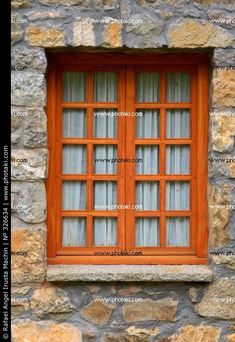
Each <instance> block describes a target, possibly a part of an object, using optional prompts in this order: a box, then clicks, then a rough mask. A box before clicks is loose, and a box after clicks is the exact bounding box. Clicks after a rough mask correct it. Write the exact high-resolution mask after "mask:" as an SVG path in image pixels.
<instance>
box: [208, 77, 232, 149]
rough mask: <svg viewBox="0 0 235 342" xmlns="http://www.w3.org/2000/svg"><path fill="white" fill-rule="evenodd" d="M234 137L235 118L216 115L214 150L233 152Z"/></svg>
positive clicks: (213, 132)
mask: <svg viewBox="0 0 235 342" xmlns="http://www.w3.org/2000/svg"><path fill="white" fill-rule="evenodd" d="M234 84H235V83H234ZM234 135H235V117H232V116H230V117H229V116H219V115H218V116H217V115H216V116H215V119H214V122H213V130H212V148H213V150H214V151H216V152H231V151H232V150H233V146H234Z"/></svg>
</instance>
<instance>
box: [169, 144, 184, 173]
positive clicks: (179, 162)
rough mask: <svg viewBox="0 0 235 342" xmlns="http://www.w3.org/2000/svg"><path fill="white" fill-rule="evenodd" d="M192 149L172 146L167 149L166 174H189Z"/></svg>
mask: <svg viewBox="0 0 235 342" xmlns="http://www.w3.org/2000/svg"><path fill="white" fill-rule="evenodd" d="M189 172H190V148H189V146H184V145H183V146H182V145H170V146H167V148H166V173H167V174H168V175H170V174H171V175H176V174H189Z"/></svg>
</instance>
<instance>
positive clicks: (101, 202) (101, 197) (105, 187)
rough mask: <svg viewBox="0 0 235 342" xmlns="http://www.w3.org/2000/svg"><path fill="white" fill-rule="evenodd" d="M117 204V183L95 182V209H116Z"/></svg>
mask: <svg viewBox="0 0 235 342" xmlns="http://www.w3.org/2000/svg"><path fill="white" fill-rule="evenodd" d="M116 206H117V183H116V182H94V209H96V210H115V208H116Z"/></svg>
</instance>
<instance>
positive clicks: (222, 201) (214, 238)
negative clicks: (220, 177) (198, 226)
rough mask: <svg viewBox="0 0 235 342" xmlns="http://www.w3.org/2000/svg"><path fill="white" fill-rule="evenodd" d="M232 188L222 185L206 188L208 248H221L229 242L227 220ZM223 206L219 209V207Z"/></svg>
mask: <svg viewBox="0 0 235 342" xmlns="http://www.w3.org/2000/svg"><path fill="white" fill-rule="evenodd" d="M232 190H233V186H232V185H230V184H223V185H221V186H220V187H217V186H213V185H209V186H208V202H209V203H208V204H209V206H208V216H209V222H208V224H209V246H210V247H222V246H224V245H225V244H226V243H227V242H228V241H229V238H230V237H229V219H230V215H231V210H230V209H229V206H227V205H228V204H230V203H231V202H232ZM221 205H222V206H224V207H223V209H221V207H220V206H221Z"/></svg>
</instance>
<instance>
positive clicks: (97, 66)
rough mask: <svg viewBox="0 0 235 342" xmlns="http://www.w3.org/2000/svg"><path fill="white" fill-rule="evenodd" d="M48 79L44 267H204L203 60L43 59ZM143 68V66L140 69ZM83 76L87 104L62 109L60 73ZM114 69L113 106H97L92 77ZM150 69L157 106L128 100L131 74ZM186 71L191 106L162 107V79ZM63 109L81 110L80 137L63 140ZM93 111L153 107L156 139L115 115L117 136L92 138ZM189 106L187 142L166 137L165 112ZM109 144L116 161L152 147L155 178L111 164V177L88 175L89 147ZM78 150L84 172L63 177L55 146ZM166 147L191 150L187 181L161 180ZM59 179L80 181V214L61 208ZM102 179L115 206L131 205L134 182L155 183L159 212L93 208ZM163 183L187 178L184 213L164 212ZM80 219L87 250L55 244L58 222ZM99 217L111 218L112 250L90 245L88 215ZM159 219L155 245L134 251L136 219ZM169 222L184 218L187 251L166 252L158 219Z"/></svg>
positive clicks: (205, 87) (102, 56)
mask: <svg viewBox="0 0 235 342" xmlns="http://www.w3.org/2000/svg"><path fill="white" fill-rule="evenodd" d="M48 61H49V68H48V74H47V90H48V97H47V99H48V100H47V116H48V141H49V173H48V179H47V182H46V188H47V229H48V238H47V240H48V244H47V254H48V263H51V264H58V263H59V264H79V263H80V264H87V263H93V264H205V263H207V231H208V229H207V206H206V200H207V197H206V185H207V148H208V57H207V55H202V54H195V55H194V54H193V55H191V54H189V55H185V54H184V55H183V57H182V56H181V55H164V56H160V55H154V54H151V55H149V54H148V55H142V54H135V55H128V54H116V53H115V54H113V53H101V54H94V53H69V54H65V53H56V54H53V53H52V54H49V55H48ZM143 62H144V64H143ZM76 70H77V71H82V70H83V71H87V73H88V84H87V101H86V102H84V103H82V102H73V103H69V102H66V103H64V102H63V100H62V72H63V71H76ZM110 70H112V71H115V72H116V73H117V75H118V78H117V79H118V101H117V102H114V103H110V102H109V103H97V102H94V101H93V99H92V96H93V95H92V91H93V90H92V89H93V83H92V82H93V79H92V73H93V72H94V71H110ZM148 70H149V71H157V72H159V73H160V77H161V78H160V85H161V86H160V101H159V103H136V102H135V74H136V72H138V71H148ZM169 71H187V72H189V73H190V75H191V101H190V102H189V103H167V101H166V73H167V72H169ZM63 108H84V109H86V111H87V137H86V138H84V139H83V138H80V139H74V138H66V139H65V138H62V137H61V132H62V111H63ZM93 108H105V109H107V108H110V109H114V110H117V111H119V112H135V111H136V110H138V109H141V108H142V109H144V108H146V109H148V108H154V109H158V110H159V113H160V136H159V138H157V139H136V138H135V117H134V116H126V117H121V116H120V117H118V137H117V138H115V139H110V138H109V139H102V138H93V137H92V134H93ZM170 108H174V109H177V108H188V109H189V110H190V113H191V115H190V117H191V120H190V122H191V137H190V138H189V139H169V138H168V139H167V138H166V124H165V121H166V120H165V118H166V110H167V109H170ZM107 143H108V144H116V145H117V150H118V158H121V157H129V158H135V145H139V144H140V145H141V144H156V145H158V146H159V165H160V170H159V174H158V175H135V172H134V164H133V163H126V164H125V165H124V163H118V165H117V167H118V171H117V175H96V174H93V170H92V165H93V146H94V145H96V144H107ZM63 144H85V145H86V146H87V174H84V175H62V171H61V165H62V160H61V159H62V151H61V148H62V145H63ZM169 144H182V145H185V144H187V145H189V146H190V151H191V152H190V155H191V159H190V169H191V173H190V174H189V175H166V174H165V149H166V145H169ZM62 180H84V181H85V182H86V184H87V210H86V211H62V210H61V183H62ZM95 180H107V181H117V182H118V204H125V203H126V204H130V205H134V204H135V182H136V181H138V180H145V181H147V180H156V181H158V182H159V184H160V193H161V197H160V199H159V201H160V208H159V210H156V211H145V212H143V211H135V210H133V209H125V210H123V209H120V210H116V211H97V210H93V203H92V201H93V200H92V198H93V195H92V193H93V181H95ZM167 180H185V181H186V180H187V181H189V182H190V188H191V191H190V203H191V207H190V210H189V211H166V210H165V183H166V181H167ZM65 216H80V217H86V220H87V245H86V247H76V248H75V247H63V246H62V228H61V226H62V223H61V220H62V217H65ZM94 216H95V217H98V216H106V217H117V219H118V246H115V247H94V246H92V241H93V237H92V220H93V217H94ZM143 216H148V217H160V246H159V247H156V248H153V247H136V246H135V244H134V236H135V231H134V227H135V217H143ZM170 216H172V217H173V216H188V217H189V218H190V246H189V247H166V246H165V221H166V217H170ZM114 250H115V251H118V250H119V251H121V250H131V251H141V252H142V255H140V256H124V255H123V256H120V255H119V256H117V255H113V256H101V255H99V256H97V255H94V251H107V252H108V251H114Z"/></svg>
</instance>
